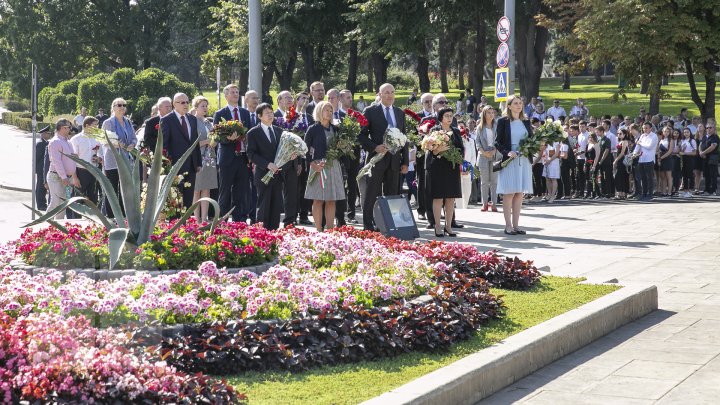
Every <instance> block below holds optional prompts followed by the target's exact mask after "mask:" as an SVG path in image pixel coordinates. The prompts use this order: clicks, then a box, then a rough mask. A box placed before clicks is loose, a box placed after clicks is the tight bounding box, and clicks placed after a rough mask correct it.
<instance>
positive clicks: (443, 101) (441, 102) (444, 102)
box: [437, 100, 448, 105]
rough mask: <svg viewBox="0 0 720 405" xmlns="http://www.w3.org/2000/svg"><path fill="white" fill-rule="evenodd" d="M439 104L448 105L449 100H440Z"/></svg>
mask: <svg viewBox="0 0 720 405" xmlns="http://www.w3.org/2000/svg"><path fill="white" fill-rule="evenodd" d="M437 103H438V104H442V105H446V104H447V103H448V102H447V101H445V100H440V101H438V102H437Z"/></svg>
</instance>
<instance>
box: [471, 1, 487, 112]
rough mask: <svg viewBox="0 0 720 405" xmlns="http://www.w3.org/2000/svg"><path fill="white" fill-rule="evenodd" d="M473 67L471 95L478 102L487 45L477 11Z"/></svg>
mask: <svg viewBox="0 0 720 405" xmlns="http://www.w3.org/2000/svg"><path fill="white" fill-rule="evenodd" d="M475 30H476V32H477V33H476V36H475V67H474V69H472V73H471V78H472V79H471V80H472V87H473V95H474V96H475V98H476V99H477V100H480V96H482V92H483V73H484V72H485V51H486V49H485V48H486V45H487V26H486V25H485V23H484V22H483V20H482V18H481V16H480V10H478V12H477V15H476V16H475Z"/></svg>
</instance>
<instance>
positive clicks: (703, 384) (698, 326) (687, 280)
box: [0, 125, 720, 404]
mask: <svg viewBox="0 0 720 405" xmlns="http://www.w3.org/2000/svg"><path fill="white" fill-rule="evenodd" d="M0 137H1V138H2V139H3V142H4V143H3V145H4V147H3V149H2V150H0V158H1V159H2V161H3V163H4V164H3V168H4V170H3V171H2V172H0V184H19V185H22V184H25V181H24V180H22V179H23V178H25V177H27V178H28V179H29V177H30V176H29V171H30V165H29V164H28V163H29V161H30V149H29V148H30V147H31V140H29V139H28V137H27V136H26V135H23V134H20V133H18V132H17V131H13V130H10V127H8V126H6V125H0ZM23 170H26V172H23ZM19 180H22V181H19ZM16 181H17V183H14V182H16ZM27 184H29V180H28V183H27ZM20 202H26V203H29V202H30V194H29V193H19V192H13V191H9V190H3V189H0V213H2V214H0V240H1V241H5V240H9V239H12V238H16V237H17V236H18V235H19V234H20V232H21V230H20V229H19V227H20V225H22V224H24V223H27V222H28V221H29V219H30V213H29V211H28V210H27V209H26V208H24V207H22V206H21V205H20ZM457 217H458V220H459V221H460V222H462V223H464V224H465V225H466V226H467V227H466V228H465V229H462V230H461V231H462V232H461V233H460V236H461V237H460V238H458V239H459V241H463V242H472V243H475V244H477V245H478V246H479V248H480V249H483V250H488V249H498V250H500V251H501V252H502V253H504V254H509V255H519V256H521V257H523V258H531V259H533V260H535V262H536V264H537V265H538V266H539V267H543V266H549V268H550V271H551V273H552V274H556V275H572V276H584V277H587V278H588V279H589V280H591V281H596V282H605V281H609V280H612V279H617V280H618V281H619V282H620V283H621V284H630V283H652V284H656V285H657V286H658V289H659V292H660V310H658V311H656V312H654V313H652V314H650V315H648V316H646V317H645V318H643V319H641V320H639V321H637V322H634V323H632V324H630V325H627V326H626V327H623V328H621V329H619V330H618V331H616V332H614V333H611V334H610V335H608V336H606V337H604V338H602V339H600V340H599V341H597V342H595V343H593V344H591V345H589V346H587V347H585V348H583V349H581V350H579V351H577V352H575V353H573V354H570V355H569V356H566V357H564V358H562V359H560V360H558V361H556V362H555V363H553V364H551V365H549V366H547V367H545V368H543V369H541V370H539V371H538V372H536V373H534V374H532V375H530V376H528V377H527V378H525V379H523V380H520V381H519V382H517V383H515V384H513V385H512V386H510V387H508V388H507V389H505V390H503V391H501V392H499V393H498V394H496V395H495V396H493V397H490V398H488V399H487V400H485V401H483V403H487V404H506V403H512V402H529V403H552V404H561V403H572V404H581V403H591V404H594V403H603V404H607V403H613V404H615V403H623V404H624V403H655V402H659V403H676V402H681V401H682V402H685V403H692V404H697V403H711V401H712V403H716V402H717V398H720V356H719V354H720V267H719V266H718V263H719V262H720V248H719V246H720V197H704V198H692V199H686V200H683V199H674V200H665V201H662V200H658V201H655V202H652V203H617V202H584V201H572V202H568V201H558V202H556V203H555V204H552V205H551V204H544V205H530V206H528V207H527V208H526V209H525V210H524V211H523V218H522V225H523V228H524V229H526V230H527V231H528V233H529V234H528V235H527V236H525V237H520V236H507V235H504V234H503V233H502V229H503V219H502V213H490V212H485V213H483V212H480V210H479V209H478V207H477V206H473V208H472V209H468V210H459V211H458V214H457ZM419 225H420V226H421V227H422V226H424V223H423V222H420V223H419ZM431 232H432V231H426V230H425V229H422V230H421V234H422V235H423V236H424V237H430V236H431Z"/></svg>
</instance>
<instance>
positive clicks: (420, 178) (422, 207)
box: [415, 156, 432, 215]
mask: <svg viewBox="0 0 720 405" xmlns="http://www.w3.org/2000/svg"><path fill="white" fill-rule="evenodd" d="M415 176H416V177H415V178H416V179H417V203H418V207H417V212H418V215H426V213H427V211H428V209H427V206H426V201H425V197H424V196H425V156H420V157H418V158H417V159H416V160H415ZM430 211H432V208H430Z"/></svg>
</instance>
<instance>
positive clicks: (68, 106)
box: [47, 94, 77, 116]
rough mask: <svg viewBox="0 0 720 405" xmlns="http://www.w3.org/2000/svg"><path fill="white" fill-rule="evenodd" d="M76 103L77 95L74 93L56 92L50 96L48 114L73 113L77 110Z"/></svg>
mask: <svg viewBox="0 0 720 405" xmlns="http://www.w3.org/2000/svg"><path fill="white" fill-rule="evenodd" d="M76 105H77V96H75V95H74V94H54V95H52V96H50V100H49V102H48V112H47V114H48V115H50V116H53V115H61V114H71V113H72V112H74V111H75V107H76Z"/></svg>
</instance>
